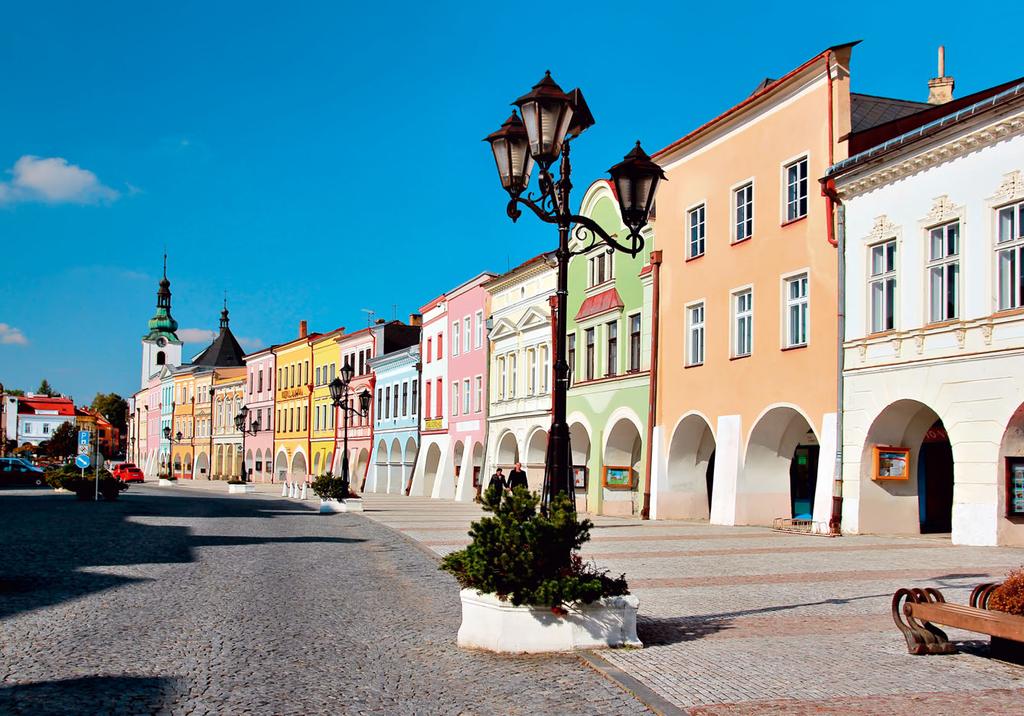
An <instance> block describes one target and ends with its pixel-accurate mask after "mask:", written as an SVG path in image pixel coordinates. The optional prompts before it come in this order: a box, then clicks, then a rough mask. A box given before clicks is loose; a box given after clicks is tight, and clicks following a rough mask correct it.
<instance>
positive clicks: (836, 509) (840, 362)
mask: <svg viewBox="0 0 1024 716" xmlns="http://www.w3.org/2000/svg"><path fill="white" fill-rule="evenodd" d="M833 186H834V185H833ZM836 201H837V203H838V202H839V200H838V197H837V198H836ZM836 214H837V216H836V219H837V223H838V244H839V306H838V319H839V321H838V323H839V333H838V335H837V336H836V402H837V404H838V407H839V409H838V410H837V411H836V466H835V473H834V478H833V480H834V481H833V483H832V517H831V519H830V520H829V522H828V526H829V532H830V533H831V534H834V535H839V534H841V533H842V524H843V415H844V412H845V411H844V407H843V397H844V378H843V370H844V368H845V366H846V353H845V351H844V348H843V342H844V340H845V336H846V207H845V206H843V205H842V203H839V206H838V208H837V211H836Z"/></svg>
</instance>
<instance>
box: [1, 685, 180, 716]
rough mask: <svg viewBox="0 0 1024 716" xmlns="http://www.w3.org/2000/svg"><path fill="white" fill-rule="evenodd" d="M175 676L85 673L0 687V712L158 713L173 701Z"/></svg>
mask: <svg viewBox="0 0 1024 716" xmlns="http://www.w3.org/2000/svg"><path fill="white" fill-rule="evenodd" d="M177 689H178V682H177V680H176V679H169V678H164V677H158V676H85V677H82V678H77V679H60V680H55V681H38V682H33V683H28V684H15V685H13V686H0V713H3V714H11V715H12V716H14V715H17V716H21V715H22V714H24V716H64V715H66V714H81V713H95V714H100V713H103V714H143V713H158V712H162V711H163V710H164V709H165V704H169V703H173V702H174V697H175V692H176V690H177Z"/></svg>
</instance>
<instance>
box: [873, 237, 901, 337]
mask: <svg viewBox="0 0 1024 716" xmlns="http://www.w3.org/2000/svg"><path fill="white" fill-rule="evenodd" d="M889 244H892V245H893V253H892V267H891V268H885V269H884V270H882V271H880V272H879V273H874V266H875V264H874V252H875V249H876V248H882V258H883V260H884V261H886V263H885V266H888V255H887V253H886V250H885V247H887V246H888V245H889ZM867 250H868V251H867V264H866V268H867V274H868V275H867V303H868V310H867V316H866V318H867V322H868V326H867V327H868V330H867V334H868V335H876V334H880V333H887V332H889V331H894V330H896V329H897V326H899V314H898V306H899V267H900V264H899V261H900V241H899V239H898V238H897V237H896V236H894V235H890V236H888V237H887V238H884V239H882V240H881V241H876V242H874V243H872V244H868V246H867ZM889 281H891V282H892V291H891V298H890V297H889V295H888V293H887V289H886V288H885V286H886V285H887V283H888V282H889ZM876 283H877V284H880V285H882V286H883V289H882V293H881V296H882V297H883V299H884V301H885V303H884V305H883V314H885V313H889V314H891V316H892V325H889V326H883V327H881V328H876V327H875V310H874V309H875V305H874V300H875V298H874V285H875V284H876ZM885 309H888V311H886V310H885ZM883 318H884V316H883ZM883 322H884V321H883Z"/></svg>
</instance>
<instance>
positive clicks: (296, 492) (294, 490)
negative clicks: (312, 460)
mask: <svg viewBox="0 0 1024 716" xmlns="http://www.w3.org/2000/svg"><path fill="white" fill-rule="evenodd" d="M298 496H299V486H298V485H296V484H295V483H294V482H293V483H292V489H291V494H290V495H289V497H292V498H293V499H294V498H296V497H298Z"/></svg>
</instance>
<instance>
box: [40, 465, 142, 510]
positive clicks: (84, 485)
mask: <svg viewBox="0 0 1024 716" xmlns="http://www.w3.org/2000/svg"><path fill="white" fill-rule="evenodd" d="M99 473H100V476H99V479H100V485H99V493H100V495H102V496H103V499H104V500H116V499H117V498H118V495H120V494H121V492H123V491H124V490H127V489H128V485H126V484H125V483H123V482H121V481H120V480H118V479H117V478H116V477H114V476H113V475H112V474H110V472H108V471H107V470H102V469H101V470H100V471H99ZM46 482H47V484H49V485H50V486H51V487H53V488H54V489H63V490H67V491H68V492H74V493H75V497H76V498H77V499H79V500H81V501H83V502H84V501H86V500H94V499H95V497H96V477H95V471H94V472H93V473H90V474H86V475H85V476H83V475H82V473H81V471H80V470H79V469H78V468H76V467H75V466H74V465H62V466H60V467H57V468H53V469H51V470H48V471H47V472H46Z"/></svg>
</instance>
